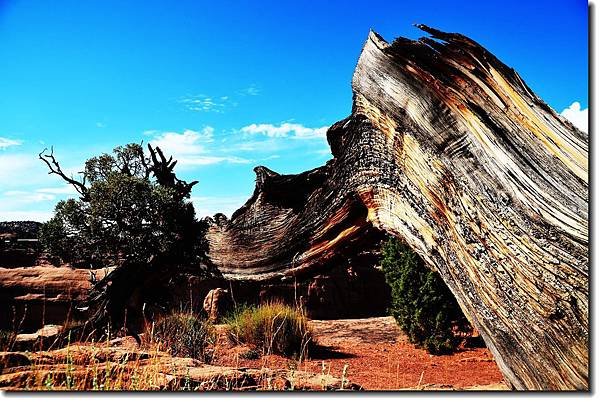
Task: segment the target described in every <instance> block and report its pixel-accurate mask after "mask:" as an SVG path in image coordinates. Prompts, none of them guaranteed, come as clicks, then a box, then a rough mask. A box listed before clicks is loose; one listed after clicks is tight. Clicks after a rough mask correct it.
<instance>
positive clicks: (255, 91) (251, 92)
mask: <svg viewBox="0 0 600 402" xmlns="http://www.w3.org/2000/svg"><path fill="white" fill-rule="evenodd" d="M260 92H261V89H260V88H259V87H258V86H256V85H255V84H252V85H250V86H249V87H248V88H244V89H242V90H241V91H240V95H242V96H257V95H259V94H260Z"/></svg>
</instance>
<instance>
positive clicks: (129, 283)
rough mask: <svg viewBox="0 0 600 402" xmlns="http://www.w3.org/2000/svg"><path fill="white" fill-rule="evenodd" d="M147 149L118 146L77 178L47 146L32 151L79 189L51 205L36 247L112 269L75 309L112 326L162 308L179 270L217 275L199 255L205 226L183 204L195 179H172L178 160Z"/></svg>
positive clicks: (203, 247) (92, 161)
mask: <svg viewBox="0 0 600 402" xmlns="http://www.w3.org/2000/svg"><path fill="white" fill-rule="evenodd" d="M148 151H149V155H146V154H145V153H144V149H143V147H142V146H141V145H140V144H129V145H126V146H124V147H117V148H115V149H114V150H113V152H112V154H103V155H100V156H98V157H94V158H91V159H89V160H88V161H86V163H85V169H84V171H83V172H82V177H81V178H79V179H75V178H73V177H72V176H67V175H66V174H65V173H64V172H63V170H62V169H61V167H60V164H59V163H58V161H56V159H55V158H54V154H53V152H52V151H51V152H50V153H48V154H44V152H45V150H44V151H42V153H40V155H39V157H40V159H41V160H42V161H43V162H44V163H45V164H46V165H47V166H48V168H49V170H50V173H52V174H56V175H58V176H60V177H61V178H62V179H63V180H65V181H66V182H67V183H69V184H71V185H72V186H73V187H74V188H75V190H76V191H77V192H78V193H79V199H69V200H66V201H61V202H59V203H58V204H57V205H56V208H55V213H54V217H53V218H52V219H51V220H50V221H48V222H47V223H46V224H44V225H43V227H42V229H41V236H40V239H41V241H42V244H43V246H44V247H45V249H46V250H47V251H48V252H49V254H50V255H51V256H54V257H57V258H59V259H61V260H62V261H64V262H69V263H71V264H73V265H75V266H86V267H103V266H107V265H114V266H116V268H115V269H114V270H113V271H112V272H111V273H110V274H109V275H107V276H106V277H105V278H103V279H102V280H100V281H98V282H97V283H95V284H94V286H93V288H92V291H91V293H90V296H89V297H88V300H87V306H85V307H82V308H86V309H89V308H90V307H91V308H92V314H91V316H92V320H93V321H94V323H98V324H107V320H108V323H109V324H111V326H112V328H117V329H118V328H120V327H121V326H122V325H123V324H124V323H126V322H127V321H128V319H129V322H127V324H132V321H135V319H136V318H138V319H139V318H140V317H141V315H142V311H141V309H142V308H146V307H149V308H151V307H152V306H159V307H160V309H161V310H164V309H166V308H169V306H168V305H167V304H168V302H167V301H166V300H168V299H169V296H170V293H171V292H170V290H169V286H175V282H177V281H176V279H177V278H178V277H180V276H181V275H187V274H193V275H201V276H203V275H204V276H208V275H218V272H217V271H216V270H215V269H214V267H213V266H212V265H211V264H210V262H209V261H208V259H207V258H206V253H207V250H208V244H207V241H206V238H205V233H206V230H207V228H208V224H207V223H206V222H205V221H203V220H197V219H196V217H195V213H194V207H193V205H192V203H191V202H190V201H189V197H190V193H191V189H192V187H193V186H194V185H195V184H196V183H197V182H196V181H194V182H191V183H187V182H185V181H183V180H180V179H178V178H177V176H176V175H175V173H174V167H175V165H176V163H177V162H176V161H173V158H169V159H167V158H166V157H165V156H164V154H163V153H162V151H161V150H160V148H158V147H156V148H153V147H152V146H150V145H149V146H148ZM143 306H146V307H143ZM132 313H134V315H133V316H131V315H132ZM125 314H129V315H130V316H131V317H129V316H127V317H126V316H125ZM128 317H129V318H128Z"/></svg>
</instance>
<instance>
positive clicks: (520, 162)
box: [208, 25, 589, 389]
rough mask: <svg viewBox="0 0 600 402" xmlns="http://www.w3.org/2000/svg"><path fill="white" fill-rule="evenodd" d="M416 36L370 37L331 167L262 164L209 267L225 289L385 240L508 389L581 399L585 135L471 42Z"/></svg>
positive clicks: (219, 236) (225, 223) (220, 233)
mask: <svg viewBox="0 0 600 402" xmlns="http://www.w3.org/2000/svg"><path fill="white" fill-rule="evenodd" d="M419 28H421V29H422V30H424V31H426V32H427V33H429V34H430V35H431V36H430V37H425V38H421V39H418V40H409V39H405V38H398V39H396V40H395V41H394V42H393V43H391V44H390V43H387V42H386V41H385V40H383V39H382V38H381V37H380V36H379V35H377V34H376V33H374V32H371V33H370V34H369V37H368V39H367V41H366V43H365V45H364V47H363V50H362V53H361V55H360V58H359V61H358V64H357V66H356V70H355V73H354V76H353V80H352V89H353V94H354V96H353V100H354V102H353V108H352V114H351V115H350V116H349V117H348V118H346V119H344V120H342V121H340V122H338V123H336V124H334V125H333V126H332V127H331V128H330V129H329V131H328V133H327V139H328V142H329V144H330V146H331V150H332V154H333V156H334V158H333V159H332V160H330V161H329V162H327V164H326V165H325V166H322V167H319V168H317V169H314V170H311V171H308V172H304V173H301V174H298V175H279V174H277V173H275V172H273V171H271V170H269V169H267V168H265V167H257V168H256V169H255V171H256V174H257V179H256V181H257V185H256V190H255V192H254V194H253V196H252V197H251V198H250V199H249V200H248V202H247V203H246V204H245V205H244V206H242V207H241V208H240V209H239V210H238V211H236V212H235V213H234V214H233V216H232V218H231V220H227V219H226V218H224V217H222V216H221V217H218V218H217V219H216V222H214V224H213V225H212V227H211V229H210V231H209V236H208V237H209V242H210V247H211V252H210V257H211V259H212V260H213V262H215V264H216V265H217V266H218V267H219V269H220V270H221V271H222V272H223V273H224V274H225V276H226V277H228V278H230V279H245V280H258V281H279V280H286V278H292V277H298V276H301V275H303V274H305V273H308V272H313V271H315V270H318V269H320V267H323V266H325V265H326V264H327V261H329V260H330V259H331V258H332V256H335V254H336V252H337V251H338V250H339V249H340V248H342V247H345V248H355V249H356V250H359V249H360V248H361V247H363V246H364V243H363V242H361V239H362V238H363V237H364V235H365V233H367V232H369V231H372V230H378V229H379V230H384V231H386V232H389V233H392V234H394V235H396V236H398V237H400V238H401V239H403V240H404V241H406V242H407V243H408V244H409V245H410V246H411V247H412V248H413V249H414V250H415V251H416V252H418V253H419V254H420V256H421V257H422V258H423V259H424V260H425V261H426V263H427V264H428V265H429V266H430V267H431V268H432V269H434V270H437V271H438V272H439V273H440V274H441V276H442V277H443V279H444V281H445V282H446V284H447V285H448V286H449V287H450V289H451V290H452V292H453V293H454V295H455V296H456V298H457V300H458V301H459V303H460V305H461V307H462V309H463V311H464V312H465V314H466V315H467V316H468V317H469V319H470V320H471V322H472V323H473V324H474V326H475V327H476V328H477V329H478V331H479V332H480V333H481V335H482V336H483V337H484V339H485V341H486V344H487V346H488V347H489V349H490V350H491V351H492V353H493V354H494V357H495V359H496V361H497V363H498V365H499V367H500V369H501V371H502V373H503V375H504V376H505V378H506V380H507V381H508V382H509V383H510V384H511V385H512V386H513V387H514V388H516V389H587V388H588V366H589V361H588V357H589V355H588V353H589V352H588V348H589V339H588V336H589V333H588V331H589V323H588V290H589V288H588V268H589V261H588V195H589V194H588V137H587V135H586V134H585V133H583V132H581V131H579V130H578V129H577V128H575V127H574V126H573V125H572V124H571V123H570V122H568V121H567V120H566V119H564V118H563V117H561V116H559V115H558V114H557V113H556V112H555V111H553V110H552V109H551V108H550V107H548V106H547V105H546V104H545V103H544V102H543V101H542V100H541V99H540V98H539V97H537V96H536V95H535V94H534V93H533V92H532V91H531V89H530V88H529V87H528V86H527V85H526V84H525V83H524V82H523V80H522V79H521V77H520V76H519V75H518V74H517V73H516V72H515V71H514V70H513V69H511V68H509V67H508V66H506V65H505V64H503V63H502V62H501V61H500V60H498V59H497V58H496V57H495V56H494V55H492V54H491V53H490V52H488V51H487V50H486V49H484V48H483V47H481V46H480V45H479V44H477V43H476V42H474V41H472V40H471V39H469V38H466V37H464V36H462V35H459V34H448V33H443V32H440V31H437V30H435V29H432V28H429V27H426V26H423V25H419ZM366 302H368V301H366Z"/></svg>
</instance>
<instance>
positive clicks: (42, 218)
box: [0, 209, 53, 222]
mask: <svg viewBox="0 0 600 402" xmlns="http://www.w3.org/2000/svg"><path fill="white" fill-rule="evenodd" d="M52 215H53V213H52V211H50V210H48V211H46V210H44V211H37V210H35V211H34V210H15V209H10V210H3V209H0V220H3V221H36V222H46V221H49V220H50V219H51V218H52Z"/></svg>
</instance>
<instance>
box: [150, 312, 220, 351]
mask: <svg viewBox="0 0 600 402" xmlns="http://www.w3.org/2000/svg"><path fill="white" fill-rule="evenodd" d="M151 337H152V339H151V340H152V341H153V342H158V343H159V344H160V345H161V346H163V347H165V348H166V349H167V350H168V351H169V352H170V353H171V355H173V356H179V357H191V358H194V359H199V360H202V361H204V362H210V360H211V359H212V353H211V351H212V346H213V345H214V343H215V339H216V337H215V330H214V327H213V325H212V324H210V323H209V322H208V321H207V320H204V319H201V318H199V317H197V316H196V315H194V314H190V313H182V312H175V313H171V314H169V315H167V316H164V317H162V318H160V319H158V320H157V321H156V322H155V324H154V327H153V333H152V334H151Z"/></svg>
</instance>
